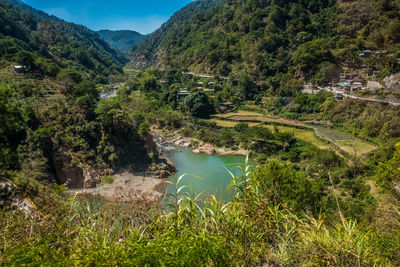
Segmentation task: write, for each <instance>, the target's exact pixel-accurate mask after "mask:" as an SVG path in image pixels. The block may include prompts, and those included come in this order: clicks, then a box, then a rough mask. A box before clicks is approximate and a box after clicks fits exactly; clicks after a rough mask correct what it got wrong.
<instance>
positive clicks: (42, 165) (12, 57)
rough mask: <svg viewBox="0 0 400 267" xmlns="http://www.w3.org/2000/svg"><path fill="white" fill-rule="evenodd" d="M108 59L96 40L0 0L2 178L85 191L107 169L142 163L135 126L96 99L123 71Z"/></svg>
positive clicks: (113, 105) (94, 36) (115, 104)
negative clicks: (16, 175) (19, 66)
mask: <svg viewBox="0 0 400 267" xmlns="http://www.w3.org/2000/svg"><path fill="white" fill-rule="evenodd" d="M40 14H41V13H40ZM63 27H65V28H64V29H65V31H66V32H68V33H64V30H61V29H62V28H63ZM85 32H87V34H86V33H85ZM75 35H76V36H75ZM79 36H80V37H79ZM91 42H93V43H92V44H90V43H91ZM100 44H104V46H102V47H104V49H102V48H101V47H99V46H97V45H100ZM106 50H108V51H110V53H108V52H107V51H106ZM113 55H118V53H117V52H116V51H115V50H113V49H112V48H110V47H109V46H108V44H106V43H105V42H104V41H103V40H101V39H100V37H98V35H97V33H94V32H92V31H90V30H88V29H86V28H84V27H81V26H77V25H74V24H70V23H65V22H62V21H60V20H59V19H57V18H54V19H41V18H38V17H36V16H34V15H32V14H31V13H28V12H23V11H21V10H19V9H17V8H16V7H14V6H12V5H11V4H10V3H9V2H8V1H5V0H0V122H1V123H0V179H1V178H2V177H4V175H5V174H7V173H8V172H21V173H23V174H24V175H25V174H26V177H28V179H30V180H33V179H36V180H43V181H45V182H50V183H53V182H58V183H60V184H64V183H67V184H68V185H69V186H88V187H91V186H94V185H95V184H96V182H97V181H98V178H99V176H100V175H102V174H107V173H109V172H110V168H118V167H119V166H124V165H128V164H130V163H131V162H132V161H134V160H135V159H136V160H137V161H138V162H139V163H143V164H146V159H147V150H146V148H145V146H144V145H145V141H144V140H143V138H142V136H141V135H139V133H138V127H139V124H140V123H137V122H136V121H135V120H132V119H130V118H129V117H128V115H127V114H126V112H123V111H122V108H121V105H120V104H119V103H118V101H116V100H109V99H104V100H101V99H100V90H99V87H100V86H102V85H103V84H105V83H107V81H108V78H109V76H110V75H113V74H114V75H120V74H121V71H122V70H121V64H122V63H123V61H119V60H117V59H116V58H113ZM15 64H22V65H25V70H24V71H19V72H17V71H14V70H13V66H14V65H15ZM138 159H140V160H138Z"/></svg>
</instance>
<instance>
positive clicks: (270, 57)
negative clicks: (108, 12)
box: [133, 0, 400, 88]
mask: <svg viewBox="0 0 400 267" xmlns="http://www.w3.org/2000/svg"><path fill="white" fill-rule="evenodd" d="M399 30H400V5H399V2H398V1H395V0H385V1H372V0H353V1H334V0H329V1H328V0H319V1H314V0H312V1H311V0H306V1H297V0H291V1H258V0H225V1H222V0H221V1H213V0H204V1H203V0H200V1H194V2H192V3H190V4H189V5H187V6H186V7H184V8H183V9H181V10H180V11H178V12H177V13H175V14H174V15H173V16H172V17H171V18H170V19H169V20H168V21H167V22H166V23H165V24H164V25H162V26H161V28H160V29H158V30H157V31H156V32H154V33H153V34H152V35H150V36H149V38H147V39H146V40H145V41H144V42H143V43H142V44H140V45H139V47H138V49H137V51H136V53H135V56H134V58H133V61H134V62H143V61H144V62H146V63H150V64H158V66H160V67H163V68H164V67H165V68H171V67H172V68H186V69H189V70H191V71H194V72H202V73H208V74H211V75H213V74H220V75H223V76H228V75H230V76H232V77H238V76H241V75H244V74H246V75H250V76H252V77H255V78H257V79H259V80H267V81H268V84H269V86H270V87H275V88H276V87H278V86H279V83H285V86H284V87H285V88H289V87H294V86H291V85H290V83H292V84H293V82H294V81H295V80H299V79H304V80H315V81H316V82H327V81H328V76H329V71H327V70H332V69H336V68H340V67H341V64H342V63H343V62H350V63H352V62H357V57H358V54H359V53H360V51H362V50H365V49H370V50H372V51H385V52H387V53H388V55H389V54H391V55H392V56H388V57H381V58H378V59H376V62H374V64H375V65H377V67H378V68H379V70H380V71H383V72H385V73H382V75H387V74H389V73H394V72H396V71H398V64H397V65H396V62H395V59H396V57H398V56H399V55H398V54H399V52H398V45H397V44H398V41H399V38H400V35H399V34H398V33H399V32H400V31H399ZM388 62H390V63H388ZM393 62H394V63H393ZM361 65H363V64H359V66H360V67H361ZM292 79H294V80H293V82H291V81H290V80H292Z"/></svg>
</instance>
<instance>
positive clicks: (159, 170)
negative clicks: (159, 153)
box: [150, 158, 176, 178]
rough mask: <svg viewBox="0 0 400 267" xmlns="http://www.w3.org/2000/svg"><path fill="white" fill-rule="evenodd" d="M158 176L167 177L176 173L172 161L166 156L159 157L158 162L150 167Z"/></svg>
mask: <svg viewBox="0 0 400 267" xmlns="http://www.w3.org/2000/svg"><path fill="white" fill-rule="evenodd" d="M150 171H151V172H154V175H155V176H156V177H158V178H168V177H169V176H171V175H173V174H174V173H176V168H175V166H174V163H173V162H172V161H171V160H170V159H168V158H160V159H159V161H158V163H157V164H156V165H155V166H153V167H152V168H151V169H150Z"/></svg>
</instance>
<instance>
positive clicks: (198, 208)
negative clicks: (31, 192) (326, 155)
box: [0, 164, 400, 266]
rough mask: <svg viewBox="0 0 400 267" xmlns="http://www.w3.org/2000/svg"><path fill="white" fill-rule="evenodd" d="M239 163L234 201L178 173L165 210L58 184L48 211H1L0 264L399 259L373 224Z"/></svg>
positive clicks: (41, 205)
mask: <svg viewBox="0 0 400 267" xmlns="http://www.w3.org/2000/svg"><path fill="white" fill-rule="evenodd" d="M242 168H243V169H242V170H243V172H242V173H243V175H242V176H241V177H235V176H233V180H232V185H231V187H232V188H233V189H234V190H233V192H234V194H235V197H234V199H233V200H232V201H231V202H229V203H223V202H220V201H218V200H217V199H216V198H215V197H213V196H211V197H210V198H208V199H204V198H203V199H201V198H200V197H199V196H198V195H194V194H192V193H191V191H190V190H185V189H187V187H186V186H180V184H181V181H182V180H183V179H184V177H185V176H186V175H183V176H180V177H177V179H176V181H175V192H174V193H173V194H172V195H173V202H171V203H170V204H171V206H170V207H171V208H170V209H167V210H165V209H162V208H160V207H156V206H154V205H153V204H152V203H145V202H135V203H131V204H129V205H124V206H123V205H120V204H117V203H109V202H105V201H103V200H102V199H99V198H96V197H91V196H81V197H76V196H74V197H70V198H68V199H67V201H66V199H65V197H63V196H60V195H59V194H57V193H55V192H47V193H43V195H41V196H40V197H41V198H43V199H46V201H42V202H40V201H39V202H36V203H37V206H38V209H39V210H40V212H41V213H42V214H43V215H38V214H35V213H34V214H32V215H26V214H24V213H22V212H19V211H16V210H14V211H2V212H1V214H0V215H1V217H0V229H1V231H0V265H5V266H19V265H27V266H32V265H35V266H36V265H43V266H53V265H54V266H56V265H57V266H58V265H62V266H79V265H93V266H96V265H100V266H101V265H104V266H116V265H117V266H119V265H129V266H146V265H147V266H204V265H211V266H231V265H232V266H262V265H275V266H373V265H389V266H390V265H393V266H396V265H397V266H398V265H399V264H400V262H399V261H398V259H399V255H398V254H399V251H398V250H395V249H393V250H392V252H391V254H390V255H388V253H387V251H383V249H385V246H383V245H379V244H381V243H384V242H386V241H382V239H378V238H377V236H378V234H377V233H375V232H373V231H374V229H372V228H369V229H366V228H364V227H363V226H362V225H360V224H358V223H357V222H356V221H353V220H349V219H346V218H344V217H343V216H341V215H338V216H337V220H334V221H325V220H324V218H322V217H318V218H315V217H313V216H312V215H311V214H306V213H304V214H302V213H296V214H295V213H293V212H292V211H291V210H290V208H289V207H286V206H285V204H273V203H270V202H269V200H268V198H267V197H266V196H265V194H264V193H262V192H260V190H259V188H258V184H257V182H256V181H255V180H254V179H253V178H252V172H251V170H250V168H248V164H245V165H244V166H243V167H242ZM184 192H186V193H184ZM181 193H182V194H181ZM36 200H37V199H34V201H36ZM338 214H339V212H338ZM388 238H390V236H389V237H388ZM399 240H400V239H399ZM378 241H379V243H378ZM391 244H392V246H398V243H395V242H394V241H393V242H392V243H391ZM396 253H397V254H396ZM383 255H384V256H383Z"/></svg>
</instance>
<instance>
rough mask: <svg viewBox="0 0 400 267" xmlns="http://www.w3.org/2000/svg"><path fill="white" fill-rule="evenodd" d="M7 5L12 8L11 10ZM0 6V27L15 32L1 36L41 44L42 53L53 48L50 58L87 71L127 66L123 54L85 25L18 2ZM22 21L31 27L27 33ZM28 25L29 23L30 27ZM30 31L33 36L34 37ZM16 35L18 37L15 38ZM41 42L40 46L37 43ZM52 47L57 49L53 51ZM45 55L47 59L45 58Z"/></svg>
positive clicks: (5, 0)
mask: <svg viewBox="0 0 400 267" xmlns="http://www.w3.org/2000/svg"><path fill="white" fill-rule="evenodd" d="M8 3H10V4H12V5H13V6H14V7H15V8H12V7H11V6H10V5H8ZM7 5H8V6H7ZM1 6H2V9H3V10H4V13H3V14H4V15H3V16H2V18H3V20H4V21H2V22H3V23H2V25H3V27H5V28H7V27H11V28H14V31H16V32H12V31H5V32H2V33H3V34H4V35H10V36H12V37H16V38H18V39H20V40H23V41H29V42H30V46H31V47H32V48H33V49H34V48H36V47H38V46H40V45H42V50H44V49H45V48H44V46H45V45H47V46H48V47H52V49H53V51H52V52H51V53H48V54H53V55H54V56H55V57H53V59H56V57H59V58H68V59H69V60H72V61H78V62H79V63H80V64H82V65H85V66H86V67H87V68H89V69H90V68H93V67H94V68H96V69H97V70H99V69H101V68H103V67H102V66H101V65H105V67H108V66H109V65H110V64H115V65H118V66H122V65H124V64H125V63H126V58H125V57H124V56H123V55H122V53H120V52H118V51H116V50H114V49H112V48H111V47H110V46H109V45H108V44H107V43H106V42H105V41H104V40H103V39H102V38H100V36H99V35H98V34H97V33H96V32H94V31H91V30H90V29H88V28H86V27H85V26H82V25H76V24H73V23H68V22H65V21H63V20H61V19H59V18H57V17H55V16H50V15H48V14H46V13H44V12H42V11H40V10H36V9H34V8H32V7H30V6H29V5H27V4H25V3H23V2H22V1H20V0H9V1H7V0H1ZM21 11H22V12H21ZM6 12H8V13H9V14H7V13H6ZM11 19H14V20H11ZM25 22H27V24H28V25H31V28H30V29H29V30H28V29H24V26H23V25H24V24H26V23H25ZM29 22H31V23H30V24H29ZM6 25H8V26H6ZM3 30H4V29H3ZM32 32H36V33H34V34H33V33H32ZM16 34H19V35H18V36H15V35H16ZM33 36H35V37H33ZM39 36H40V37H39ZM39 39H41V40H39ZM40 42H41V43H42V44H39V43H40ZM55 46H56V47H58V48H57V49H56V48H55ZM76 47H81V48H82V49H80V53H73V51H71V50H74V48H76ZM42 52H45V51H42ZM73 54H74V55H73ZM46 56H47V57H48V55H46ZM87 58H92V59H94V62H84V61H87Z"/></svg>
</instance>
